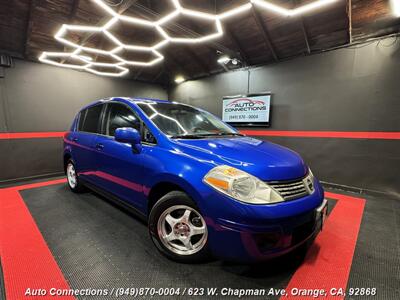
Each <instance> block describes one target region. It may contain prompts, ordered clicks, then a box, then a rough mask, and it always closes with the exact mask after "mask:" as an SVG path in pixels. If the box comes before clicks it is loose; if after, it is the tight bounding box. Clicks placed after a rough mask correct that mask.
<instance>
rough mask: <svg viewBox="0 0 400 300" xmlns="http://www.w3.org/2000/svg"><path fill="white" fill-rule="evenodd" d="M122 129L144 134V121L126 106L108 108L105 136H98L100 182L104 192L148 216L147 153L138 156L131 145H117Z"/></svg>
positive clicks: (97, 156)
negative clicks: (144, 193) (144, 192)
mask: <svg viewBox="0 0 400 300" xmlns="http://www.w3.org/2000/svg"><path fill="white" fill-rule="evenodd" d="M121 127H132V128H135V129H136V130H138V131H139V132H140V130H141V120H140V119H139V117H138V116H137V115H136V113H134V112H133V110H132V109H131V108H130V107H128V106H127V105H125V104H123V103H109V104H107V109H106V113H105V116H104V121H103V129H102V133H103V135H99V136H97V138H96V142H95V148H96V159H97V170H98V171H97V172H96V173H97V174H96V175H97V179H98V180H99V182H101V183H100V187H101V188H103V189H105V190H106V191H108V192H110V193H112V194H114V195H116V196H117V197H118V198H120V199H122V200H124V201H126V202H128V203H129V204H130V205H133V206H134V207H136V208H137V209H139V210H140V211H143V212H144V211H145V210H146V201H145V197H144V195H143V162H142V157H143V155H144V152H145V151H146V150H145V149H144V151H142V152H141V153H136V152H135V151H133V149H132V146H131V145H130V144H126V143H120V142H117V141H116V140H115V139H114V134H115V130H116V129H117V128H121Z"/></svg>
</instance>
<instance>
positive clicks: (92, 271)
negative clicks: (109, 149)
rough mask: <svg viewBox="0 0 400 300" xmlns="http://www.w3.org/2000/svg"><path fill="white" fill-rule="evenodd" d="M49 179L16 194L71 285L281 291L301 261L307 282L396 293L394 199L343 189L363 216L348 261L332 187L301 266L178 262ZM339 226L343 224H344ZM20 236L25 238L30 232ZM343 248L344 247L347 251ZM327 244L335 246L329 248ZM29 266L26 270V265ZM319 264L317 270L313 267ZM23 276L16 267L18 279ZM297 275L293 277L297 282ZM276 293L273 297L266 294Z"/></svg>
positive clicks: (386, 295)
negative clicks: (320, 228)
mask: <svg viewBox="0 0 400 300" xmlns="http://www.w3.org/2000/svg"><path fill="white" fill-rule="evenodd" d="M54 183H56V184H51V185H44V186H41V184H39V185H32V186H29V185H28V186H25V187H24V189H23V190H20V191H19V193H20V195H21V199H23V202H24V203H25V204H26V206H27V208H28V210H29V213H30V215H31V216H32V217H33V220H34V221H35V222H36V225H37V227H38V229H39V231H40V233H41V235H42V236H43V238H44V241H45V242H46V243H47V246H48V248H49V250H50V251H51V254H52V256H53V257H54V259H55V261H56V262H57V264H58V266H59V268H60V270H61V272H62V274H61V277H62V275H63V276H64V278H65V280H66V282H67V283H68V285H69V286H70V287H71V288H88V287H90V288H99V289H104V288H111V287H181V288H189V287H205V288H207V287H218V288H223V287H230V288H271V287H273V288H285V287H287V286H297V285H299V284H300V283H301V273H302V270H301V269H302V267H304V266H306V267H308V268H313V270H312V271H310V269H308V271H307V277H308V279H310V277H312V276H316V279H315V280H319V279H318V278H320V277H321V274H325V276H327V277H332V278H325V279H324V280H328V281H330V283H331V286H332V282H333V283H335V282H337V283H338V286H340V282H341V280H342V279H341V278H344V280H348V281H347V287H376V288H377V291H378V295H379V298H378V299H396V298H397V299H399V298H400V288H399V282H400V275H399V274H400V269H399V268H400V239H399V228H400V202H399V201H398V200H395V199H391V198H388V197H383V196H382V197H376V196H374V197H372V196H366V195H359V194H357V195H356V194H347V195H348V196H350V197H348V198H343V199H345V200H346V201H347V200H348V199H353V198H352V197H353V196H354V197H357V198H354V199H356V200H354V201H355V202H356V205H358V206H357V207H361V213H362V209H364V210H363V215H362V221H361V226H360V227H359V231H358V226H356V227H355V234H356V235H355V239H354V246H355V251H354V256H353V258H352V261H351V257H352V254H353V250H354V246H353V248H351V245H346V243H345V242H344V243H343V245H337V244H338V243H336V242H335V243H334V244H329V243H330V242H332V240H334V239H336V238H337V239H339V240H340V238H341V235H342V232H341V228H340V227H337V229H336V230H332V228H334V224H336V222H334V220H333V217H332V220H330V218H331V216H332V215H333V213H334V212H335V209H337V212H339V205H338V203H339V202H340V201H344V200H342V198H341V196H334V195H339V194H345V193H344V192H341V191H340V192H338V191H336V190H335V191H333V190H331V191H330V192H328V193H327V196H328V197H329V198H330V199H329V203H330V215H329V217H328V220H327V223H326V225H325V226H326V228H325V230H324V231H323V232H322V233H321V234H320V236H319V237H318V239H317V241H316V244H315V245H314V246H313V248H311V249H310V250H309V253H308V254H307V256H306V258H305V261H304V262H303V263H302V267H300V265H301V263H299V259H298V258H299V257H298V255H299V254H295V255H289V256H286V257H283V258H280V259H275V260H273V261H270V262H266V263H263V264H258V265H240V264H234V263H228V262H222V261H212V262H209V263H205V264H198V265H183V264H177V263H174V262H171V261H169V260H167V259H166V258H164V257H163V256H161V255H160V254H159V253H158V252H157V250H156V249H155V247H154V246H153V244H152V242H151V240H150V238H149V236H148V233H147V227H146V225H145V224H144V223H142V222H141V221H139V220H138V219H136V218H135V217H134V216H132V215H131V214H130V213H128V212H126V211H124V210H122V209H120V208H118V207H116V206H115V205H113V204H111V203H109V202H108V201H107V200H105V199H104V198H102V197H100V196H98V195H96V194H94V193H91V192H87V193H83V194H73V193H71V192H70V191H69V189H68V187H67V186H66V184H64V183H63V182H62V181H56V182H54ZM6 190H7V189H6ZM3 191H5V190H3ZM345 197H346V196H345ZM360 197H361V198H363V199H366V202H365V207H364V206H360V205H359V204H360V203H361V202H363V201H362V199H359V200H357V199H358V198H360ZM331 198H332V199H331ZM333 198H337V199H333ZM4 199H5V198H4ZM338 199H340V200H338ZM16 201H17V200H16ZM338 201H339V202H338ZM342 209H344V210H343V211H344V213H343V212H342V215H341V216H335V218H339V217H340V218H341V219H346V218H347V219H348V220H349V222H351V220H352V218H353V216H352V213H353V209H349V208H347V209H348V210H349V211H346V210H345V209H346V208H345V207H342ZM10 211H11V210H10ZM4 212H5V219H6V220H5V221H7V220H8V219H7V218H8V217H10V214H8V212H7V210H6V209H5V210H4ZM331 213H332V214H331ZM28 215H29V214H28ZM21 218H22V217H21ZM354 218H356V217H354ZM330 221H331V223H330ZM33 224H34V223H33ZM338 224H339V223H338ZM349 224H350V223H349ZM342 225H344V226H346V224H345V223H344V224H342ZM342 225H340V226H342ZM24 226H27V225H24ZM338 226H339V225H338ZM349 226H351V224H350V225H349ZM13 230H14V229H13ZM16 230H18V229H16ZM23 230H25V231H24V234H26V235H29V234H31V233H30V231H29V229H28V228H26V227H24V229H23ZM350 231H351V230H350ZM357 233H358V238H357ZM9 234H12V233H9ZM32 234H35V233H32ZM329 234H330V236H328V235H329ZM39 235H40V234H39ZM14 237H15V236H14ZM351 238H352V237H350V240H351ZM25 239H27V240H29V237H28V236H27V237H26V238H25ZM25 242H26V241H25ZM349 244H351V243H349ZM18 245H19V243H16V244H15V246H14V247H18ZM347 246H349V247H348V248H346V247H347ZM5 247H7V245H5ZM324 247H325V249H323V248H324ZM328 247H338V248H336V249H327V248H328ZM341 247H344V248H341ZM24 250H25V251H27V252H28V253H27V255H28V256H29V249H15V251H14V252H13V254H12V255H13V258H11V257H2V265H3V274H4V281H5V286H6V289H15V286H11V285H21V284H23V282H24V278H15V276H16V275H15V274H14V275H9V276H8V275H7V273H8V272H9V271H10V272H12V270H9V268H8V267H7V266H9V265H16V264H17V262H14V261H12V260H13V259H14V260H16V258H15V257H16V254H15V252H17V253H18V251H20V252H21V251H24ZM321 250H325V252H324V251H321ZM330 250H331V251H330ZM45 251H47V249H43V252H44V253H45ZM334 251H335V253H336V255H334V256H330V254H329V253H330V252H331V253H333V252H334ZM346 252H348V253H346ZM5 253H6V250H5ZM35 255H37V254H35ZM44 255H45V254H44ZM346 255H347V257H350V259H349V262H348V269H349V270H348V271H349V272H350V274H349V276H348V275H347V274H348V272H347V273H346V267H345V265H346V261H344V262H343V264H342V263H340V262H339V263H335V259H342V258H343V259H344V258H345V257H346ZM318 256H320V257H319V258H318ZM321 257H322V258H321ZM319 260H321V263H320V262H319ZM44 261H45V260H44ZM18 262H19V263H21V261H18ZM42 262H43V260H42ZM42 264H43V265H42V266H40V267H41V268H45V267H46V264H45V263H42ZM324 264H325V265H324ZM329 264H331V265H329ZM338 264H339V265H338ZM323 266H325V267H323ZM20 267H22V268H23V267H24V266H20ZM35 267H36V266H35ZM26 268H27V269H29V266H26ZM318 268H320V270H314V269H318ZM321 268H324V269H323V270H321ZM327 268H330V270H327ZM30 271H32V270H27V272H28V273H29V272H30ZM38 272H40V270H39V271H38ZM313 274H315V275H313ZM25 275H26V274H24V273H21V272H19V275H18V276H20V277H23V276H25ZM13 276H14V277H13ZM38 276H39V275H38ZM325 276H322V277H325ZM294 280H297V281H296V283H294V282H293V281H294ZM21 282H22V283H21ZM300 285H301V284H300ZM333 286H334V285H333ZM10 293H11V292H10ZM394 295H397V297H394ZM216 298H218V297H216ZM276 298H278V297H271V299H276ZM364 298H365V297H363V299H364ZM224 299H226V297H225V298H224ZM348 299H351V297H348ZM375 299H376V298H375Z"/></svg>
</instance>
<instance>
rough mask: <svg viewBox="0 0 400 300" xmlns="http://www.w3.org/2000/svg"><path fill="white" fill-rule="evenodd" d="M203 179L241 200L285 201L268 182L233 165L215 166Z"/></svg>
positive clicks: (258, 201)
mask: <svg viewBox="0 0 400 300" xmlns="http://www.w3.org/2000/svg"><path fill="white" fill-rule="evenodd" d="M203 181H204V182H205V183H207V184H208V185H210V186H211V187H213V188H214V189H216V190H218V191H220V192H222V193H224V194H226V195H228V196H230V197H232V198H234V199H236V200H239V201H243V202H247V203H252V204H270V203H276V202H282V201H283V198H282V197H281V196H280V195H279V194H278V193H277V192H276V191H275V190H274V189H273V188H271V187H270V186H269V185H268V184H266V183H264V182H262V181H261V180H259V179H258V178H256V177H254V176H252V175H250V174H248V173H246V172H244V171H241V170H238V169H235V168H233V167H229V166H218V167H215V168H214V169H212V170H211V171H210V172H208V173H207V174H206V176H204V178H203Z"/></svg>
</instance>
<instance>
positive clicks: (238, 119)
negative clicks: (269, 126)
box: [222, 95, 271, 123]
mask: <svg viewBox="0 0 400 300" xmlns="http://www.w3.org/2000/svg"><path fill="white" fill-rule="evenodd" d="M270 104H271V95H263V96H251V97H238V98H231V99H224V100H223V102H222V120H223V121H225V122H228V123H268V122H269V112H270Z"/></svg>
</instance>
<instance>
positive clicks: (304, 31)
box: [300, 17, 311, 54]
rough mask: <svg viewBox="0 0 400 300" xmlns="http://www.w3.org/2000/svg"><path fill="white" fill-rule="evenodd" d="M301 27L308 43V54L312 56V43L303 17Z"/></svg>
mask: <svg viewBox="0 0 400 300" xmlns="http://www.w3.org/2000/svg"><path fill="white" fill-rule="evenodd" d="M300 25H301V30H302V31H303V36H304V41H305V43H306V47H307V52H308V54H311V47H310V41H309V39H308V34H307V29H306V25H305V24H304V20H303V18H302V17H300Z"/></svg>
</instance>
